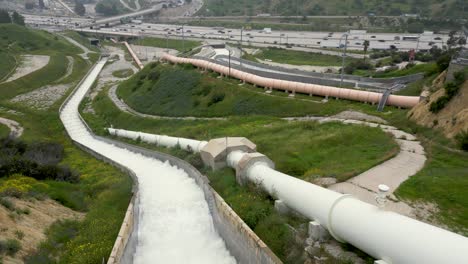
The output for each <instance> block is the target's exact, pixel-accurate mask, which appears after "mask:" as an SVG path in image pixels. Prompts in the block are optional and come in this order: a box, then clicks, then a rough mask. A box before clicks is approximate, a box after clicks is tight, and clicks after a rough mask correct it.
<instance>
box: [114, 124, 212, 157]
mask: <svg viewBox="0 0 468 264" xmlns="http://www.w3.org/2000/svg"><path fill="white" fill-rule="evenodd" d="M107 131H108V132H109V134H111V135H113V136H117V137H123V138H129V139H133V140H138V139H140V140H141V141H142V142H146V143H149V144H155V145H157V146H161V147H168V148H174V147H177V146H178V147H180V148H181V149H183V150H186V151H190V152H200V150H201V149H202V148H203V147H204V146H205V145H206V144H207V143H208V142H206V141H199V140H194V139H189V138H180V137H169V136H165V135H155V134H148V133H144V132H137V131H129V130H125V129H115V128H108V129H107Z"/></svg>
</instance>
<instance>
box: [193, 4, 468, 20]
mask: <svg viewBox="0 0 468 264" xmlns="http://www.w3.org/2000/svg"><path fill="white" fill-rule="evenodd" d="M260 13H270V14H278V15H296V16H302V15H345V16H347V15H366V14H368V13H374V14H376V15H397V16H398V15H401V14H404V13H417V14H421V15H424V16H431V17H441V16H450V17H454V18H463V17H467V16H468V3H467V2H466V1H463V0H443V1H436V0H398V1H378V0H344V1H343V0H331V1H330V0H328V1H325V0H318V1H307V0H295V1H288V0H249V1H247V0H230V1H226V0H207V1H205V5H204V6H203V8H202V9H201V10H200V11H199V14H200V15H205V16H227V15H247V16H252V15H257V14H260Z"/></svg>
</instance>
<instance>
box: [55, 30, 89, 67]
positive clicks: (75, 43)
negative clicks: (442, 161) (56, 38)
mask: <svg viewBox="0 0 468 264" xmlns="http://www.w3.org/2000/svg"><path fill="white" fill-rule="evenodd" d="M62 37H64V38H65V39H66V40H67V41H68V42H70V43H71V44H73V45H75V46H77V47H78V48H80V49H81V50H83V53H82V54H80V56H81V57H82V58H83V59H85V60H86V61H87V62H88V63H90V62H89V57H88V54H89V53H94V51H91V50H89V49H88V48H87V47H85V46H83V45H81V44H80V43H78V42H77V41H76V40H74V39H72V38H70V37H67V36H65V35H62Z"/></svg>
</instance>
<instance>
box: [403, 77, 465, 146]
mask: <svg viewBox="0 0 468 264" xmlns="http://www.w3.org/2000/svg"><path fill="white" fill-rule="evenodd" d="M444 79H445V73H442V74H441V75H440V76H439V77H437V78H436V79H435V80H434V82H433V87H432V89H431V90H433V91H435V92H433V93H432V94H431V95H430V96H429V97H428V100H424V101H421V102H420V103H419V104H418V105H416V106H415V107H414V108H413V109H412V110H411V111H410V112H409V113H408V116H409V117H410V119H411V120H413V121H415V122H416V123H418V124H420V125H423V126H426V127H434V128H437V129H440V130H441V131H442V132H443V133H444V134H445V135H446V136H447V137H448V138H453V137H454V136H456V135H457V134H458V133H459V132H461V131H468V81H465V83H463V85H462V87H461V88H460V90H459V91H458V94H457V95H456V96H455V97H454V98H452V100H450V102H449V103H448V104H447V105H446V106H445V107H444V109H442V110H441V111H440V112H438V113H437V114H434V113H432V112H431V111H429V106H430V105H431V103H432V102H434V101H436V100H437V99H438V98H439V97H441V96H443V95H444V94H445V89H443V88H442V87H443V81H444Z"/></svg>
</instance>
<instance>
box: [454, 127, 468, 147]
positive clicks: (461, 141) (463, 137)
mask: <svg viewBox="0 0 468 264" xmlns="http://www.w3.org/2000/svg"><path fill="white" fill-rule="evenodd" d="M455 139H456V140H457V143H458V146H459V147H460V148H461V149H462V150H464V151H468V130H467V131H461V132H460V133H458V134H457V135H456V136H455Z"/></svg>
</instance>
